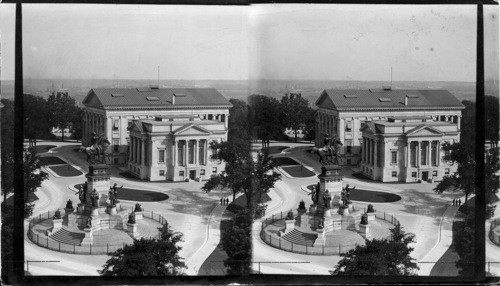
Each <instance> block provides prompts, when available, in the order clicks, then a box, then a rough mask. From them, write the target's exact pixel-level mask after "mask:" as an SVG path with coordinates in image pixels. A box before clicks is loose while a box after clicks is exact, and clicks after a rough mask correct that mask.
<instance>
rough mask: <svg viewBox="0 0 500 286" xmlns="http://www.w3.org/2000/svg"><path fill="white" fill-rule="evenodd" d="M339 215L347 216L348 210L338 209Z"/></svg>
mask: <svg viewBox="0 0 500 286" xmlns="http://www.w3.org/2000/svg"><path fill="white" fill-rule="evenodd" d="M339 213H340V215H348V214H349V209H348V208H340V209H339Z"/></svg>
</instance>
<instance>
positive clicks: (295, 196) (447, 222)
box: [253, 143, 463, 275]
mask: <svg viewBox="0 0 500 286" xmlns="http://www.w3.org/2000/svg"><path fill="white" fill-rule="evenodd" d="M274 144H277V145H279V144H280V143H274ZM271 145H273V143H271ZM291 145H292V147H291V148H289V149H286V150H284V152H282V154H277V155H276V156H288V157H291V158H293V159H295V160H297V161H298V162H301V163H302V164H304V165H307V166H308V167H310V168H312V169H314V172H315V173H316V174H319V172H320V170H321V164H320V163H319V162H318V160H317V156H314V155H312V154H307V153H306V152H303V151H304V150H306V149H308V148H310V146H312V145H310V146H309V147H308V146H307V145H305V144H293V143H292V144H291ZM343 172H344V184H350V185H351V186H357V187H359V188H361V189H368V190H377V191H386V192H387V191H389V192H392V193H396V194H398V195H400V196H401V197H402V200H400V201H398V202H394V203H371V204H372V205H374V207H375V209H378V210H380V211H385V212H387V213H389V214H393V215H395V216H396V217H397V218H398V220H399V221H400V222H401V224H402V226H403V228H404V230H405V231H406V232H412V233H415V234H416V243H415V244H414V245H413V247H414V249H415V250H414V252H413V254H412V256H413V257H414V258H415V259H416V261H417V262H420V261H422V262H424V259H425V260H430V261H438V260H439V258H440V257H441V256H442V255H443V253H444V252H446V250H447V249H448V248H449V245H450V244H451V238H452V232H451V225H452V223H453V218H454V216H455V213H456V209H457V207H450V204H451V201H452V200H453V199H454V198H457V197H456V195H453V194H449V193H446V194H435V193H434V191H433V188H434V186H435V184H429V183H422V184H420V183H381V182H373V181H367V180H359V179H357V178H355V177H354V176H352V171H351V170H350V169H348V168H344V169H343ZM316 182H317V178H315V177H312V178H288V177H286V176H282V180H281V181H280V182H278V183H277V184H276V186H275V188H274V190H272V191H271V192H270V197H271V198H272V201H271V202H269V206H268V211H266V213H267V214H269V215H272V214H273V213H276V212H280V211H288V210H290V209H291V208H293V209H295V208H297V207H298V202H299V201H300V200H301V199H303V200H304V201H305V202H306V205H308V204H309V203H308V202H310V198H309V197H308V196H307V194H306V193H305V192H304V191H303V190H302V191H301V190H300V187H298V186H304V185H306V186H307V185H308V184H311V183H316ZM462 200H463V199H462ZM355 204H356V203H355ZM358 204H359V206H360V207H364V206H366V205H368V204H369V203H364V202H358ZM260 227H261V224H260V223H259V222H256V223H255V224H254V232H253V235H254V237H253V242H254V244H253V245H254V261H259V260H261V261H262V260H264V261H270V259H273V260H279V259H282V260H283V261H294V260H295V261H301V260H302V261H306V262H309V263H308V265H301V264H262V265H261V267H260V270H261V272H262V273H280V274H286V273H293V274H329V272H328V271H329V270H333V269H334V266H335V264H336V263H337V262H338V260H340V257H338V256H335V257H331V256H330V257H321V256H307V255H301V254H295V253H290V252H284V251H281V250H279V249H276V248H273V247H271V246H269V245H267V244H265V243H264V242H263V241H262V240H261V239H260V236H259V233H260ZM431 259H432V260H431ZM264 265H265V266H264ZM433 266H434V264H427V263H426V264H423V265H420V267H421V270H420V272H419V274H420V275H429V273H430V270H431V269H432V267H433ZM253 267H254V270H256V271H257V270H258V269H257V267H258V266H257V265H256V264H254V266H253Z"/></svg>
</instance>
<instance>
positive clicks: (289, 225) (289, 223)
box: [285, 219, 295, 233]
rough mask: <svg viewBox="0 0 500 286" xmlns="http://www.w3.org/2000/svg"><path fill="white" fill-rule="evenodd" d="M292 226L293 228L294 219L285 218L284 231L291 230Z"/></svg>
mask: <svg viewBox="0 0 500 286" xmlns="http://www.w3.org/2000/svg"><path fill="white" fill-rule="evenodd" d="M294 228H295V220H294V219H289V220H285V233H288V232H290V231H292V230H293V229H294Z"/></svg>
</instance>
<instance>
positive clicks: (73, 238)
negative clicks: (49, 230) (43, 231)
mask: <svg viewBox="0 0 500 286" xmlns="http://www.w3.org/2000/svg"><path fill="white" fill-rule="evenodd" d="M49 237H50V238H52V239H53V240H55V241H58V242H60V243H65V244H75V245H80V244H81V242H82V240H83V238H84V237H85V234H84V233H76V232H71V231H68V230H66V229H64V228H61V229H59V230H58V231H56V232H54V233H53V234H51V235H50V236H49Z"/></svg>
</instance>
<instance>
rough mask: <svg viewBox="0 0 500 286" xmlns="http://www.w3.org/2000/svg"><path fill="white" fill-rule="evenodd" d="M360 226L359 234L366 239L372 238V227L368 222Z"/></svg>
mask: <svg viewBox="0 0 500 286" xmlns="http://www.w3.org/2000/svg"><path fill="white" fill-rule="evenodd" d="M358 226H359V234H361V236H362V237H363V238H365V239H368V238H370V237H371V236H372V235H371V234H370V227H369V226H368V225H367V224H358Z"/></svg>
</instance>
